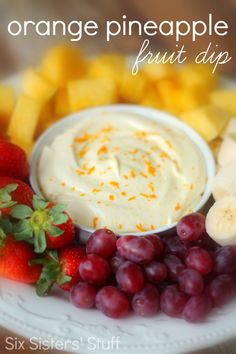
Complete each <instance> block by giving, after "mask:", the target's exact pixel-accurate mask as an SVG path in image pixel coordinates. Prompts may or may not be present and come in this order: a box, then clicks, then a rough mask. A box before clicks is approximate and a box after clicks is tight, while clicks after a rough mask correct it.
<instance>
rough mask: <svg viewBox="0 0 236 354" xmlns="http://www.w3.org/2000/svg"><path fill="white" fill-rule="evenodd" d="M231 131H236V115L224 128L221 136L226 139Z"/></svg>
mask: <svg viewBox="0 0 236 354" xmlns="http://www.w3.org/2000/svg"><path fill="white" fill-rule="evenodd" d="M231 133H236V117H233V118H231V119H230V121H229V123H228V124H227V126H226V128H225V129H224V130H223V133H222V134H221V137H222V138H223V139H224V138H225V137H226V136H227V135H229V134H231Z"/></svg>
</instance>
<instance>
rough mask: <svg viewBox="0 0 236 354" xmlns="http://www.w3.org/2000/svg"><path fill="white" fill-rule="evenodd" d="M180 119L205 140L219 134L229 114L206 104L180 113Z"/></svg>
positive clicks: (214, 137) (210, 139)
mask: <svg viewBox="0 0 236 354" xmlns="http://www.w3.org/2000/svg"><path fill="white" fill-rule="evenodd" d="M181 118H182V120H183V121H184V122H185V123H187V124H189V125H190V126H191V127H192V128H193V129H195V130H196V131H197V132H198V133H199V134H200V135H201V136H202V137H203V138H204V139H205V140H206V141H208V142H210V141H212V140H213V139H216V138H217V137H218V136H220V133H221V132H222V130H223V129H224V128H225V126H226V124H227V122H228V120H229V115H228V114H227V113H226V112H225V111H224V110H222V109H220V108H218V107H215V106H213V105H208V106H204V107H201V108H199V109H196V110H194V111H191V112H187V113H184V114H182V115H181Z"/></svg>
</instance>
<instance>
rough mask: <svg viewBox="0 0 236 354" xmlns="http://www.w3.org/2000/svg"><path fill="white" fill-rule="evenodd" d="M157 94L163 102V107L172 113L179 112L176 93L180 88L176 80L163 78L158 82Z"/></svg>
mask: <svg viewBox="0 0 236 354" xmlns="http://www.w3.org/2000/svg"><path fill="white" fill-rule="evenodd" d="M155 86H156V89H157V94H158V96H159V97H160V99H161V101H162V102H163V108H164V109H165V110H167V111H169V112H171V113H174V114H176V113H178V112H177V109H176V105H175V102H174V101H175V99H174V97H175V95H176V91H177V89H178V86H177V84H176V82H174V81H173V80H168V79H165V80H161V81H159V82H157V83H156V85H155Z"/></svg>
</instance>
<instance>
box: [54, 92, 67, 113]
mask: <svg viewBox="0 0 236 354" xmlns="http://www.w3.org/2000/svg"><path fill="white" fill-rule="evenodd" d="M53 102H54V109H55V115H56V117H65V116H66V115H68V114H69V113H70V107H69V99H68V90H67V89H66V88H64V87H63V88H61V89H60V90H58V92H57V93H56V95H55V97H54V99H53Z"/></svg>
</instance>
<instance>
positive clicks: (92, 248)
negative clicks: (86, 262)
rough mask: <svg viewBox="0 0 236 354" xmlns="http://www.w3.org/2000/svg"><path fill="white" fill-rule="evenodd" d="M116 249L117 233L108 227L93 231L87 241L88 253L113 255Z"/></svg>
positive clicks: (103, 255) (105, 255)
mask: <svg viewBox="0 0 236 354" xmlns="http://www.w3.org/2000/svg"><path fill="white" fill-rule="evenodd" d="M115 250H116V235H115V234H114V233H113V232H112V231H111V230H108V229H105V228H104V229H100V230H97V231H95V232H94V233H92V235H91V236H90V237H89V239H88V241H87V243H86V251H87V253H93V254H97V255H98V256H101V257H104V258H108V257H111V256H112V255H113V254H114V252H115Z"/></svg>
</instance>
